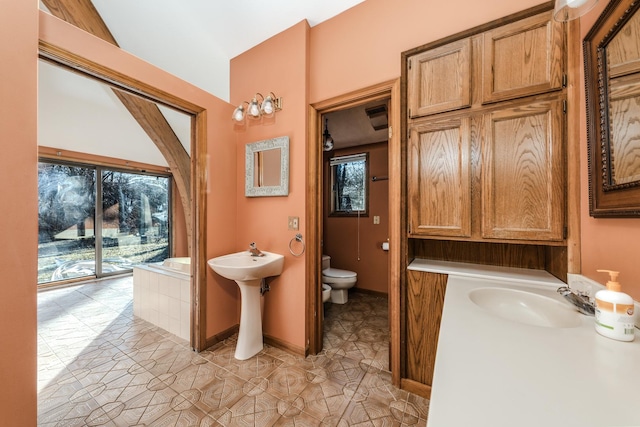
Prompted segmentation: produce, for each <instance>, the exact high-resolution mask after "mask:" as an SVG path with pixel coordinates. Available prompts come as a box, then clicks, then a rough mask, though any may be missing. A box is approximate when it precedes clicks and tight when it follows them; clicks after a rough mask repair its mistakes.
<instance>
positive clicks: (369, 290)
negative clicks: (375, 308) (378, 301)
mask: <svg viewBox="0 0 640 427" xmlns="http://www.w3.org/2000/svg"><path fill="white" fill-rule="evenodd" d="M351 289H352V290H353V291H354V292H360V293H361V294H369V295H375V296H377V297H384V298H388V297H389V294H388V293H386V292H381V291H374V290H371V289H364V288H359V287H357V286H356V287H354V288H351Z"/></svg>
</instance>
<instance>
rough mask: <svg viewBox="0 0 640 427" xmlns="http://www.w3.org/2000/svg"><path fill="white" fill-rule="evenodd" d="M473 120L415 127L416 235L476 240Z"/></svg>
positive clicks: (412, 191)
mask: <svg viewBox="0 0 640 427" xmlns="http://www.w3.org/2000/svg"><path fill="white" fill-rule="evenodd" d="M470 121H471V119H470V118H469V117H455V118H450V119H445V120H430V121H425V122H423V123H419V124H416V125H415V126H412V127H411V136H410V139H409V164H408V173H409V177H408V180H409V187H408V188H409V194H408V196H409V206H410V209H409V227H410V233H411V234H427V235H435V236H456V237H470V236H471V162H470V150H471V133H470V132H471V125H470Z"/></svg>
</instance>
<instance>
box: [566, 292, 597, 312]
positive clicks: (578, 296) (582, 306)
mask: <svg viewBox="0 0 640 427" xmlns="http://www.w3.org/2000/svg"><path fill="white" fill-rule="evenodd" d="M558 293H559V294H560V295H562V296H563V297H565V299H566V300H567V301H569V302H570V303H571V304H573V305H574V306H576V308H577V309H578V311H579V312H580V313H582V314H586V315H587V316H594V315H595V312H596V308H595V306H594V304H593V303H592V302H591V301H590V299H589V295H587V294H586V293H584V292H580V291H573V290H572V289H571V288H569V287H567V286H562V287H560V288H558Z"/></svg>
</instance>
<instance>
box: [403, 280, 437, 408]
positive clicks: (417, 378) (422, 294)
mask: <svg viewBox="0 0 640 427" xmlns="http://www.w3.org/2000/svg"><path fill="white" fill-rule="evenodd" d="M447 278H448V276H447V275H446V274H437V273H425V272H422V271H412V270H409V271H408V272H407V287H406V317H405V318H406V324H405V330H406V347H407V350H406V355H407V358H406V375H405V378H406V379H407V380H408V381H404V383H403V388H406V389H409V390H411V391H413V392H414V393H417V394H420V395H422V396H425V397H427V398H428V397H429V393H430V392H431V384H432V383H433V370H434V367H435V361H436V350H437V348H438V334H439V333H440V320H441V319H442V309H443V307H444V294H445V291H446V288H447Z"/></svg>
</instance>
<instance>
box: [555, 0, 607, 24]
mask: <svg viewBox="0 0 640 427" xmlns="http://www.w3.org/2000/svg"><path fill="white" fill-rule="evenodd" d="M597 3H598V0H556V6H555V8H554V9H553V19H555V20H556V21H559V22H567V21H571V20H573V19H577V18H579V17H581V16H582V15H584V14H586V13H587V12H589V11H590V10H591V9H593V7H594V6H595V5H596V4H597Z"/></svg>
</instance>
